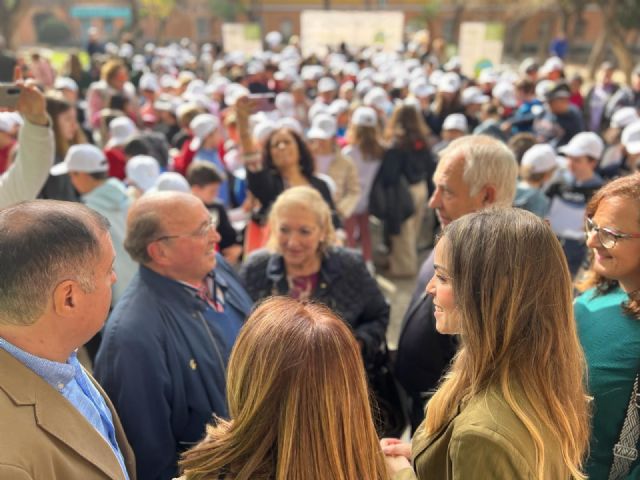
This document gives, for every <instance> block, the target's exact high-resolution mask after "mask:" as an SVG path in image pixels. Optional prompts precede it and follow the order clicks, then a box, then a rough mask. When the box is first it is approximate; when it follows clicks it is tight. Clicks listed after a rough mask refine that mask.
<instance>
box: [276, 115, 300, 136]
mask: <svg viewBox="0 0 640 480" xmlns="http://www.w3.org/2000/svg"><path fill="white" fill-rule="evenodd" d="M281 128H288V129H289V130H293V131H294V132H296V133H297V134H298V135H302V125H300V122H299V121H298V120H296V119H295V118H293V117H283V118H281V119H280V120H278V121H277V122H276V124H275V130H279V129H281Z"/></svg>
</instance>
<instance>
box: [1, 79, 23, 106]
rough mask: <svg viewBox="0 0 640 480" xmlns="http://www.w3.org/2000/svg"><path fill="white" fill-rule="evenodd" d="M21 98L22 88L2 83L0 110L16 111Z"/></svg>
mask: <svg viewBox="0 0 640 480" xmlns="http://www.w3.org/2000/svg"><path fill="white" fill-rule="evenodd" d="M19 98H20V87H19V86H18V85H17V84H15V83H0V108H10V109H12V110H13V109H15V108H16V107H17V105H18V99H19Z"/></svg>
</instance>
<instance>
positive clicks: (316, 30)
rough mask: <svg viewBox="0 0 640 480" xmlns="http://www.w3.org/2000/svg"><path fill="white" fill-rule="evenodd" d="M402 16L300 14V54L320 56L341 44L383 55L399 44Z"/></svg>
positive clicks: (392, 13) (339, 12)
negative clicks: (378, 50) (373, 49)
mask: <svg viewBox="0 0 640 480" xmlns="http://www.w3.org/2000/svg"><path fill="white" fill-rule="evenodd" d="M403 31H404V13H402V12H395V11H382V12H381V11H377V12H363V11H343V10H305V11H303V12H302V13H301V14H300V44H301V47H302V54H303V55H305V56H307V55H310V54H312V53H319V54H324V53H326V51H327V50H326V47H327V46H330V47H334V48H335V47H337V46H338V45H340V43H342V42H345V43H346V44H347V45H349V46H350V47H372V46H376V45H377V46H380V47H382V49H383V50H385V51H390V50H395V49H396V48H398V46H400V45H401V44H402V39H403Z"/></svg>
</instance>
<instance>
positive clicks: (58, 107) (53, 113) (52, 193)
mask: <svg viewBox="0 0 640 480" xmlns="http://www.w3.org/2000/svg"><path fill="white" fill-rule="evenodd" d="M46 101H47V113H48V114H49V117H51V122H52V128H53V136H54V140H55V147H56V154H55V159H54V163H60V162H62V161H63V160H64V157H65V155H66V154H67V150H69V147H71V146H72V145H78V144H80V143H87V139H86V137H85V136H84V133H83V132H82V129H81V128H80V125H79V124H78V120H77V113H76V107H75V105H73V104H72V103H70V102H68V101H66V100H65V99H64V98H62V96H59V95H56V96H54V95H48V96H47V97H46ZM39 197H40V198H48V199H52V200H69V201H79V200H80V198H79V196H78V194H77V192H76V190H75V189H74V188H73V185H72V184H71V180H70V179H69V175H67V174H65V175H60V176H57V177H53V176H51V175H50V176H49V178H48V179H47V182H46V183H45V184H44V187H43V188H42V190H41V192H40V196H39Z"/></svg>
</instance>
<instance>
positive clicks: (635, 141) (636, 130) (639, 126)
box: [622, 120, 640, 155]
mask: <svg viewBox="0 0 640 480" xmlns="http://www.w3.org/2000/svg"><path fill="white" fill-rule="evenodd" d="M622 145H623V146H624V149H625V150H626V151H627V153H629V154H631V155H636V154H638V153H640V120H638V121H635V122H633V123H632V124H631V125H627V126H626V127H625V129H624V130H622Z"/></svg>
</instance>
